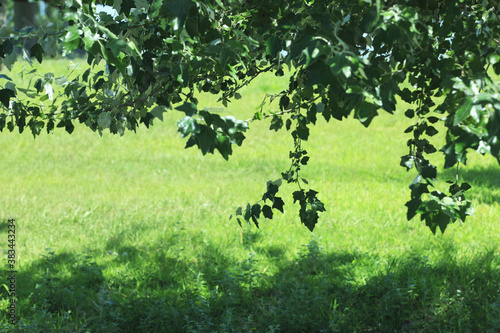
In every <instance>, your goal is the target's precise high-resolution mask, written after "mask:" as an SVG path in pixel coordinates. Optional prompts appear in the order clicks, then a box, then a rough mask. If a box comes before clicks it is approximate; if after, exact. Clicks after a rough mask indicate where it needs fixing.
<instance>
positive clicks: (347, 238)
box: [0, 60, 500, 332]
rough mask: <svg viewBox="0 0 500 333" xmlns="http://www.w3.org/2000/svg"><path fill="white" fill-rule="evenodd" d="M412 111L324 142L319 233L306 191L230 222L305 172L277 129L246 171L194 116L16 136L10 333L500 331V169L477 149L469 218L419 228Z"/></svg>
mask: <svg viewBox="0 0 500 333" xmlns="http://www.w3.org/2000/svg"><path fill="white" fill-rule="evenodd" d="M73 62H75V60H73ZM83 63H84V62H83V61H82V67H83ZM68 64H69V61H66V60H64V61H61V60H59V61H47V63H46V62H45V61H44V64H43V66H40V65H35V67H39V70H40V71H42V72H49V71H52V72H59V73H62V72H63V71H64V70H65V69H66V68H67V66H68ZM19 71H20V68H17V69H16V70H15V71H14V72H13V73H6V74H8V75H9V76H11V77H13V76H16V75H17V74H16V73H18V72H19ZM75 74H78V71H77V72H76V73H75ZM13 79H14V77H13ZM19 79H20V78H19V77H16V78H15V80H16V82H19V81H18V80H19ZM286 85H287V80H286V79H283V78H275V77H273V76H266V77H263V78H260V79H258V80H255V82H254V83H253V84H252V86H250V87H249V88H247V89H246V90H245V91H243V92H242V95H243V99H242V100H240V101H236V102H235V103H234V104H233V105H230V107H229V110H227V111H226V112H227V114H228V115H229V114H233V115H235V116H236V117H238V118H240V119H248V118H250V117H251V116H252V114H253V113H254V112H255V110H256V107H257V106H258V105H259V104H260V102H261V101H262V98H263V96H264V94H265V93H267V92H269V93H272V92H279V91H281V90H283V89H284V88H285V87H286ZM200 105H201V106H215V105H216V103H215V99H211V98H210V97H207V96H202V97H200ZM404 111H405V110H404V109H403V108H401V109H399V110H398V112H397V113H396V115H394V116H391V115H387V114H383V115H381V116H380V117H377V118H376V119H375V120H374V122H373V123H372V124H371V126H370V128H369V129H365V128H364V127H363V126H362V125H361V124H360V123H359V122H357V121H355V120H352V119H349V120H347V121H344V122H338V121H330V123H326V122H325V121H319V124H318V125H317V126H315V127H314V128H313V129H312V130H311V139H310V140H309V141H308V142H306V143H304V144H305V147H306V149H307V150H308V151H309V152H310V156H311V160H310V162H309V165H308V166H307V167H305V168H304V170H303V174H304V177H305V178H307V179H308V180H309V184H310V186H311V187H312V188H314V189H315V190H317V191H319V192H320V198H321V200H322V201H323V202H325V206H326V209H327V212H326V213H323V214H321V221H320V223H319V224H318V225H317V227H316V229H315V231H314V232H313V233H311V232H309V231H308V230H307V228H305V227H304V226H302V225H300V221H299V219H298V216H297V215H298V207H295V206H293V205H292V204H291V202H292V200H291V199H292V198H291V192H292V191H293V190H295V188H294V187H292V186H289V187H285V189H284V190H282V191H285V192H284V193H285V194H284V197H285V199H288V200H287V201H286V205H285V208H286V211H285V214H283V215H281V214H278V216H277V217H275V219H274V220H271V221H269V220H262V221H261V224H260V225H261V228H260V229H256V228H255V227H254V226H243V228H240V227H239V226H238V224H237V222H236V221H235V220H229V219H228V218H229V215H230V214H232V213H234V210H235V209H236V207H238V206H240V205H243V204H246V203H247V202H250V203H254V202H256V201H257V200H258V199H259V198H260V197H261V195H262V193H263V192H264V190H265V184H266V181H267V180H275V179H277V178H279V176H280V173H281V172H282V171H284V170H286V169H287V168H288V166H289V161H288V151H289V150H290V149H291V148H292V145H293V142H292V140H291V137H290V136H289V135H288V134H287V133H285V132H283V133H271V132H270V131H269V130H268V127H269V122H267V121H262V122H254V123H251V124H250V131H249V132H248V135H247V139H246V140H245V142H244V144H243V147H240V148H237V149H236V151H235V153H234V155H233V156H232V157H230V159H229V161H225V160H224V159H223V158H222V157H221V156H220V155H209V156H202V154H201V152H200V151H198V150H196V149H194V148H190V149H187V150H185V149H184V145H185V140H183V139H181V138H180V135H179V134H178V133H176V126H175V122H176V121H177V120H178V119H180V118H181V117H182V115H181V113H179V112H177V111H172V112H169V113H168V114H166V115H165V117H164V122H163V123H162V122H159V121H158V120H155V125H154V126H152V127H151V128H150V129H149V130H148V129H146V128H144V127H142V128H141V129H140V130H138V132H137V134H134V133H132V132H126V134H125V136H123V137H120V136H114V135H110V134H109V133H104V135H103V136H102V137H100V136H99V134H97V133H94V132H92V131H90V130H89V129H88V128H86V127H84V126H77V127H76V129H75V131H74V133H73V134H71V135H69V134H67V133H65V132H64V131H63V129H59V128H57V129H56V130H55V132H54V134H50V135H47V134H44V135H41V136H40V137H38V138H37V139H36V140H34V139H33V136H32V135H31V133H28V132H25V133H23V134H21V135H20V134H19V133H17V132H13V133H9V132H3V133H1V134H0V147H1V149H0V162H1V166H2V170H1V172H0V223H1V224H0V231H1V235H3V236H2V237H1V238H0V246H1V248H2V249H3V250H4V260H6V258H7V250H8V243H7V220H8V219H9V218H14V219H15V225H16V231H17V232H16V256H17V258H16V259H17V267H16V268H17V271H18V272H17V274H16V294H17V296H18V297H17V317H18V319H19V322H18V324H17V325H16V326H12V325H10V324H9V323H8V321H7V316H6V315H5V313H6V309H7V306H8V305H9V303H8V299H7V280H6V279H7V269H6V268H5V265H4V266H2V275H1V278H2V282H1V284H0V286H1V285H3V287H2V288H0V290H1V291H0V295H1V300H0V309H1V311H2V315H1V316H0V331H8V332H500V259H499V253H500V207H499V204H498V202H499V201H500V168H499V166H498V164H497V162H496V161H495V160H494V159H493V158H492V157H491V156H485V157H483V156H479V155H477V156H476V155H474V154H471V156H470V161H469V163H468V166H467V167H464V168H463V169H462V171H461V172H460V177H461V178H463V179H464V180H466V181H468V182H470V183H471V184H472V185H473V188H472V189H471V190H470V192H468V193H469V196H470V197H471V198H472V199H473V202H474V206H475V216H474V217H471V218H468V220H467V222H466V223H464V224H459V223H458V222H457V223H455V224H454V225H451V226H450V227H449V228H448V229H447V230H446V233H445V234H444V235H441V234H438V235H436V236H434V235H433V234H432V233H431V232H430V230H429V229H428V228H427V227H426V226H425V225H424V223H423V222H420V221H419V220H418V219H414V220H412V221H409V222H408V221H407V220H406V210H405V206H404V204H405V202H406V201H407V200H408V198H409V195H410V193H409V189H408V185H409V184H410V183H411V181H412V180H413V178H414V177H415V174H414V173H412V172H410V173H407V172H406V171H405V170H404V169H403V168H401V167H400V166H399V161H400V156H401V155H403V154H405V152H406V149H407V148H406V144H405V143H406V140H407V139H408V136H407V135H406V134H404V133H403V131H404V129H405V128H406V126H407V125H408V124H409V123H408V120H407V119H405V117H404V115H403V113H404ZM224 114H225V113H224ZM441 138H442V137H441ZM436 140H438V141H439V138H437V139H436ZM441 157H442V156H440V155H439V153H437V154H436V161H439V159H440V158H441ZM437 163H438V165H442V164H443V162H442V161H441V162H437ZM441 171H442V170H441ZM442 172H444V173H445V174H448V175H449V176H450V177H454V174H453V172H450V171H442ZM439 186H441V189H442V190H444V189H445V188H446V184H445V183H444V179H443V180H442V182H441V183H440V185H439ZM5 262H6V261H5Z"/></svg>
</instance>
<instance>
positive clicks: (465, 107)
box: [453, 97, 472, 126]
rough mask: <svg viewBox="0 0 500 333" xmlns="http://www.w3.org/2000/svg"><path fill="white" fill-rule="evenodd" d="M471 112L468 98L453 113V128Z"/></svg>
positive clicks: (470, 103) (470, 102)
mask: <svg viewBox="0 0 500 333" xmlns="http://www.w3.org/2000/svg"><path fill="white" fill-rule="evenodd" d="M471 110H472V98H470V97H468V98H467V99H466V100H465V102H464V103H463V104H462V106H461V107H460V108H459V109H458V110H457V112H456V113H455V117H454V118H453V126H457V125H458V124H460V123H461V122H462V121H463V120H465V119H466V118H467V117H469V115H470V111H471Z"/></svg>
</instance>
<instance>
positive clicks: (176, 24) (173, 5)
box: [163, 0, 193, 31]
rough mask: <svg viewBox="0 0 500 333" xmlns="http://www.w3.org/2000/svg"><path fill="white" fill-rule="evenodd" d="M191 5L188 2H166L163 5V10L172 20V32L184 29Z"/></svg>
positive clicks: (175, 0) (181, 0) (178, 0)
mask: <svg viewBox="0 0 500 333" xmlns="http://www.w3.org/2000/svg"><path fill="white" fill-rule="evenodd" d="M192 5H193V3H192V2H191V1H190V0H167V1H165V2H164V3H163V7H164V9H165V10H166V11H167V12H168V13H169V14H170V15H171V17H172V18H173V20H172V23H173V26H172V28H173V29H174V31H177V30H181V29H182V28H183V27H184V22H185V21H186V18H187V14H188V10H189V8H190V7H191V6H192Z"/></svg>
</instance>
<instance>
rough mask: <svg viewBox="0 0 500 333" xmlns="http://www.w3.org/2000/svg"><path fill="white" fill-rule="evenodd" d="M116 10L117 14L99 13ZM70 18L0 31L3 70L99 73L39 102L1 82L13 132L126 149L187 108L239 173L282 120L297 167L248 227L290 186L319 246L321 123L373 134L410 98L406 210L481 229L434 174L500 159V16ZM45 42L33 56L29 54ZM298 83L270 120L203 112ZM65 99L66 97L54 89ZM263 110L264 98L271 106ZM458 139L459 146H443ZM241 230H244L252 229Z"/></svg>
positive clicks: (290, 5)
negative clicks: (313, 170)
mask: <svg viewBox="0 0 500 333" xmlns="http://www.w3.org/2000/svg"><path fill="white" fill-rule="evenodd" d="M98 3H99V4H103V5H109V6H111V7H112V8H113V9H114V10H115V13H114V14H110V13H106V12H98V11H97V7H96V5H97V4H98ZM51 5H54V6H58V8H59V9H60V11H59V13H60V17H59V18H58V19H57V20H56V21H54V22H51V23H50V24H45V25H41V26H37V27H28V28H25V29H23V30H21V31H15V30H13V29H12V28H10V27H3V28H2V29H0V59H1V61H2V64H3V65H4V66H6V67H7V68H9V69H10V68H12V66H13V64H14V62H15V61H16V60H17V59H18V58H19V57H17V56H16V54H15V52H14V49H15V48H16V47H19V48H20V49H21V55H22V58H24V60H26V61H28V62H30V61H34V60H36V61H38V62H40V63H41V62H42V61H43V59H44V58H45V57H49V56H54V55H56V54H57V53H58V52H62V54H63V55H66V54H69V53H71V52H72V51H74V50H76V49H83V50H85V52H86V54H87V61H88V64H89V65H91V66H92V68H94V69H95V68H97V67H96V66H97V65H99V64H100V63H103V62H104V63H105V64H106V65H107V67H106V71H102V70H101V71H99V70H95V71H94V70H92V69H89V70H87V71H86V72H85V73H84V74H83V75H81V76H77V77H76V78H72V79H69V78H67V77H59V78H55V77H54V76H53V75H51V74H50V73H49V74H45V75H44V76H41V77H40V76H39V74H38V73H35V72H33V73H29V74H28V75H31V76H32V79H31V80H29V85H28V86H26V87H17V86H15V85H14V84H13V83H12V82H10V81H11V80H10V78H9V77H8V76H7V75H1V76H0V85H1V86H2V87H1V88H2V89H0V102H1V111H0V130H4V128H7V129H9V130H10V131H13V130H14V129H18V130H19V132H22V131H23V130H25V129H28V130H30V131H31V132H32V133H33V135H34V136H37V135H39V134H40V133H42V132H43V131H47V132H48V133H50V132H51V131H53V130H54V129H55V128H56V127H62V128H64V129H65V130H66V131H67V132H69V133H71V132H72V131H73V129H74V123H75V122H80V123H84V124H86V125H87V126H88V127H90V128H91V129H92V130H94V131H99V132H102V131H104V130H109V131H110V132H111V133H119V134H120V135H123V134H124V132H125V130H127V129H128V130H133V131H135V129H136V128H137V126H139V124H141V123H143V124H144V125H145V126H147V127H149V126H150V125H151V124H152V120H153V119H154V118H159V119H162V117H163V113H164V112H166V111H167V110H170V109H172V108H175V110H177V111H180V112H182V113H183V114H184V118H182V120H180V121H179V122H178V123H177V125H178V128H179V132H180V133H181V135H182V137H186V138H187V144H186V147H191V146H197V147H198V148H199V149H200V150H201V152H202V153H203V154H207V153H214V151H215V150H217V151H219V152H220V154H221V155H222V156H223V157H224V158H225V159H228V158H229V155H231V154H232V149H233V145H234V144H236V145H241V144H242V142H243V141H244V139H245V136H244V134H243V133H244V132H246V130H247V129H248V122H250V121H256V120H263V119H269V120H270V130H274V131H279V130H286V131H288V132H289V133H290V135H291V138H292V140H293V142H294V146H293V147H294V148H293V150H292V151H291V152H290V159H291V166H290V168H289V170H287V171H285V172H283V173H282V177H281V179H279V180H276V181H269V182H268V183H267V190H266V192H265V193H264V195H263V197H262V199H261V200H260V201H259V202H258V203H256V204H253V205H251V204H249V205H247V207H246V208H239V209H238V210H237V211H236V215H237V217H238V218H239V217H241V218H243V219H244V220H246V221H247V222H251V221H253V222H254V223H255V224H256V225H257V226H258V220H259V218H260V217H261V213H262V215H263V216H264V217H265V218H273V214H274V213H273V212H275V211H276V210H278V211H281V212H283V206H284V204H285V202H284V200H283V199H282V198H281V197H280V196H278V193H279V189H280V186H281V185H282V183H283V182H286V183H295V184H296V185H297V186H298V189H297V190H296V191H295V192H294V193H293V202H294V203H295V202H298V203H299V206H300V213H299V215H300V219H301V221H302V223H303V224H305V226H307V227H308V228H309V229H310V230H313V229H314V227H315V226H316V224H317V222H318V218H319V213H321V212H324V211H325V207H324V205H323V203H322V202H321V201H320V199H319V198H318V193H317V192H316V191H314V190H312V189H306V188H307V187H308V182H307V180H305V179H303V178H302V177H301V176H300V171H301V168H302V167H303V166H305V165H306V164H307V163H309V156H308V154H307V151H306V150H305V149H304V147H303V142H304V141H307V140H308V138H309V134H310V131H309V129H310V128H311V127H312V126H314V125H315V124H316V121H317V118H318V117H323V118H324V119H326V121H330V120H332V121H333V120H336V121H341V120H343V119H344V118H347V117H349V116H351V115H352V116H354V117H355V118H357V119H358V120H359V121H360V122H361V124H363V125H364V126H366V127H368V126H369V125H370V123H371V121H372V120H373V118H374V117H375V116H377V114H378V112H379V111H385V112H389V113H393V112H394V111H395V110H396V103H397V97H399V98H401V99H402V100H403V101H405V102H406V103H409V104H411V105H412V106H413V107H412V108H411V109H409V110H407V111H406V112H405V115H406V116H407V117H408V118H411V119H414V124H413V125H412V126H410V127H409V128H407V129H406V130H405V129H402V130H405V132H406V133H408V138H409V139H408V142H407V146H408V154H407V155H405V156H402V158H401V166H403V167H405V168H406V169H408V170H410V169H415V170H416V173H417V176H416V178H415V180H414V182H413V183H412V184H411V185H410V189H411V198H410V200H409V201H408V202H407V204H406V206H407V208H408V214H407V216H408V219H411V218H413V217H414V216H415V215H417V214H420V217H421V219H422V220H425V222H426V224H427V225H428V226H429V228H430V229H431V230H432V232H436V229H437V227H439V228H440V230H441V231H442V232H444V230H445V229H446V227H447V225H448V224H450V223H452V222H455V221H456V220H457V219H461V220H462V221H465V219H466V216H467V215H471V214H472V212H473V211H472V206H471V203H470V201H468V200H467V199H466V198H465V195H464V192H465V191H467V190H468V189H469V188H470V185H469V184H467V183H462V184H459V183H458V177H457V178H456V179H454V180H450V181H449V182H450V186H449V189H448V190H447V192H446V193H445V192H442V191H439V190H438V189H436V186H437V171H436V170H437V168H436V166H434V165H432V164H431V163H430V161H429V159H428V157H427V156H428V155H429V154H434V153H436V152H437V151H438V149H440V151H441V152H442V153H443V154H444V166H445V168H451V167H457V172H458V165H459V164H460V163H461V164H466V161H467V151H468V150H471V149H472V150H475V151H477V152H479V153H481V154H486V153H490V154H492V155H493V156H495V157H496V158H497V159H499V152H500V138H499V136H500V101H499V87H498V84H497V83H496V82H495V81H494V79H493V78H492V76H491V75H492V74H493V73H495V74H497V75H498V74H500V52H499V46H500V24H499V23H500V22H499V21H500V10H499V8H498V5H497V4H496V3H495V2H494V1H486V0H484V1H465V0H464V1H444V0H442V1H430V0H428V1H426V0H418V1H417V0H407V1H380V0H377V1H371V0H363V1H361V0H360V1H347V0H344V1H322V0H316V1H314V0H312V1H305V0H292V1H284V0H277V1H272V2H262V1H254V0H251V1H222V0H214V1H208V0H204V1H201V0H199V1H196V0H153V1H145V0H120V1H108V0H103V1H89V0H66V1H59V2H55V3H54V2H51ZM28 37H29V38H36V40H37V43H36V44H35V45H34V46H33V47H31V48H30V49H26V48H24V47H23V45H24V44H23V41H24V40H25V39H26V38H28ZM285 67H287V68H288V69H289V70H291V72H292V75H291V77H290V84H289V87H288V89H286V90H283V91H277V92H274V93H273V94H272V95H271V96H270V97H271V100H273V99H279V110H275V111H274V112H269V113H265V112H262V111H259V112H257V113H255V114H254V115H253V117H252V118H251V119H249V120H247V121H244V120H238V119H236V118H234V117H232V116H228V117H221V116H219V115H217V114H215V113H212V112H210V110H206V109H203V107H202V106H199V105H198V100H197V98H196V95H197V93H199V92H202V91H203V92H208V93H212V94H215V95H217V96H219V97H220V100H221V102H222V103H223V104H224V105H227V104H228V103H230V102H231V100H233V99H238V98H240V94H239V92H238V91H239V90H240V89H241V88H242V87H244V86H246V85H248V84H250V83H251V82H252V80H253V79H254V78H255V77H257V76H259V75H260V74H262V73H265V72H272V73H274V74H275V75H278V76H281V75H284V68H285ZM54 84H58V85H60V86H62V87H63V89H64V94H63V95H61V96H57V95H55V94H54V90H53V88H52V86H53V85H54ZM263 98H264V96H263ZM438 122H441V123H442V124H444V128H445V130H446V145H445V146H444V147H434V146H433V145H432V144H431V143H430V142H429V140H428V137H432V136H434V135H436V134H437V133H438V129H437V127H436V126H435V124H436V123H438ZM238 221H239V220H238Z"/></svg>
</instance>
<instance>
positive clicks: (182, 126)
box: [177, 116, 200, 138]
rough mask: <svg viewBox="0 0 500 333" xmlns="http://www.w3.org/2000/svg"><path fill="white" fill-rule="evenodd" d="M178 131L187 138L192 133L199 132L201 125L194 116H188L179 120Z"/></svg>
mask: <svg viewBox="0 0 500 333" xmlns="http://www.w3.org/2000/svg"><path fill="white" fill-rule="evenodd" d="M177 127H178V131H179V132H180V133H181V136H182V137H183V138H185V137H186V136H188V135H189V134H191V133H199V131H200V127H199V125H198V122H197V121H196V120H195V119H194V118H193V117H189V116H186V117H184V118H182V119H181V120H179V121H178V122H177Z"/></svg>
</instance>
